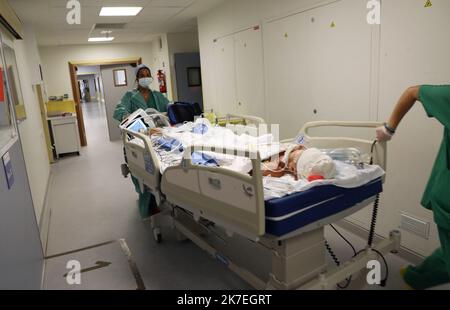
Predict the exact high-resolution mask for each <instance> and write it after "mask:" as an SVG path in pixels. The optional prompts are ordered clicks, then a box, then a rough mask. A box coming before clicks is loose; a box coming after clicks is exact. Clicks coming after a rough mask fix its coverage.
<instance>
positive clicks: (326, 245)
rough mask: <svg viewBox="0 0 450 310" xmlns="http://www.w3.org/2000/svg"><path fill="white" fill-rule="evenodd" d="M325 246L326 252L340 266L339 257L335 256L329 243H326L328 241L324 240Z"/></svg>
mask: <svg viewBox="0 0 450 310" xmlns="http://www.w3.org/2000/svg"><path fill="white" fill-rule="evenodd" d="M325 247H326V248H327V251H328V254H330V256H331V258H332V259H333V261H334V263H335V264H336V266H338V267H339V266H340V265H341V262H340V261H339V258H338V257H337V256H336V254H335V253H334V251H333V249H332V248H331V246H330V244H329V243H328V241H326V240H325Z"/></svg>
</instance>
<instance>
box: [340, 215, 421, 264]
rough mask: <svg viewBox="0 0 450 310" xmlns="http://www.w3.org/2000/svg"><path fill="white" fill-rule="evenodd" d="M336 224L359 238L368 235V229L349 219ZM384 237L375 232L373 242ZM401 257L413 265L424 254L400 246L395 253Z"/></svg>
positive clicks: (419, 260)
mask: <svg viewBox="0 0 450 310" xmlns="http://www.w3.org/2000/svg"><path fill="white" fill-rule="evenodd" d="M337 225H338V226H340V227H342V228H343V229H345V230H348V231H349V232H351V233H353V234H355V235H357V236H359V237H361V238H367V237H368V235H369V231H368V230H367V229H366V228H364V227H361V226H359V225H358V224H355V223H353V222H351V221H349V220H345V219H344V220H341V221H339V222H337ZM384 239H385V238H384V237H381V236H380V235H377V234H375V237H374V242H377V243H378V242H380V241H382V240H384ZM397 255H398V256H400V257H401V258H403V259H405V260H407V261H409V262H411V263H413V264H414V265H418V264H420V263H421V262H423V260H424V256H422V255H420V254H419V253H416V252H414V251H412V250H410V249H407V248H405V247H401V248H400V251H399V252H398V254H397Z"/></svg>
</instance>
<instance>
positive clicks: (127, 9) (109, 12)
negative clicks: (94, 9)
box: [100, 6, 142, 16]
mask: <svg viewBox="0 0 450 310" xmlns="http://www.w3.org/2000/svg"><path fill="white" fill-rule="evenodd" d="M141 10H142V7H140V6H104V7H102V9H101V11H100V16H136V15H138V14H139V12H140V11H141Z"/></svg>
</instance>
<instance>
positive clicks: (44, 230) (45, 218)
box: [39, 170, 53, 255]
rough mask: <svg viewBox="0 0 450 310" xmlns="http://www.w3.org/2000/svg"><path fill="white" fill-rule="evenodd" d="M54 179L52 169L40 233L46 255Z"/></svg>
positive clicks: (46, 191)
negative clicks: (49, 199) (49, 200)
mask: <svg viewBox="0 0 450 310" xmlns="http://www.w3.org/2000/svg"><path fill="white" fill-rule="evenodd" d="M52 181H53V174H52V172H51V170H50V173H49V176H48V179H47V186H46V189H45V197H44V205H43V207H42V211H41V217H40V220H39V234H40V237H41V243H42V249H43V252H44V255H46V252H47V241H48V232H49V228H50V214H51V210H50V207H49V203H48V198H49V197H48V196H49V191H50V185H51V183H52Z"/></svg>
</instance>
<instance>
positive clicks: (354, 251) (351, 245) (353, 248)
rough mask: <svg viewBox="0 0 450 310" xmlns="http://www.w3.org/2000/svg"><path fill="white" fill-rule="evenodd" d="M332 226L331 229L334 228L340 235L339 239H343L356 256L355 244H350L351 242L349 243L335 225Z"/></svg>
mask: <svg viewBox="0 0 450 310" xmlns="http://www.w3.org/2000/svg"><path fill="white" fill-rule="evenodd" d="M330 226H331V228H333V230H334V231H335V232H336V233H337V234H338V235H339V237H341V238H342V240H344V241H345V242H346V243H347V244H348V245H349V246H350V247H351V248H352V250H353V254H356V249H355V247H354V246H353V244H352V243H351V242H350V241H348V239H346V238H345V237H344V236H343V235H342V234H341V233H340V232H339V231H338V230H337V229H336V227H334V225H333V224H330Z"/></svg>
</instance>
